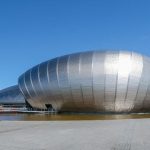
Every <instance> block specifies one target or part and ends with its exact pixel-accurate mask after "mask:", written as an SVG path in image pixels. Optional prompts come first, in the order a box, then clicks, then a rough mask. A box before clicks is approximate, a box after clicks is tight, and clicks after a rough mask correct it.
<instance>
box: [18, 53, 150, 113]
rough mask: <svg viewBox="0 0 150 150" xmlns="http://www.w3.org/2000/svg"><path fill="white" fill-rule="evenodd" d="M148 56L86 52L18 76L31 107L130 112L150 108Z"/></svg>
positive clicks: (149, 60) (46, 64)
mask: <svg viewBox="0 0 150 150" xmlns="http://www.w3.org/2000/svg"><path fill="white" fill-rule="evenodd" d="M149 65H150V58H149V57H145V56H142V55H140V54H137V53H133V52H127V51H90V52H81V53H76V54H70V55H65V56H62V57H58V58H55V59H52V60H49V61H47V62H44V63H41V64H40V65H37V66H35V67H33V68H32V69H30V70H29V71H27V72H26V73H25V74H23V75H22V76H21V77H20V78H19V88H20V90H21V91H22V93H23V95H24V96H25V98H26V99H27V101H28V102H29V103H30V104H31V105H33V107H35V108H43V109H45V108H46V104H52V106H53V107H54V109H55V110H58V111H67V110H68V111H71V110H72V111H78V110H79V111H85V110H86V111H98V112H134V111H139V110H143V109H148V108H149V109H150V69H149Z"/></svg>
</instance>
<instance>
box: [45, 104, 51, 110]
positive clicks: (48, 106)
mask: <svg viewBox="0 0 150 150" xmlns="http://www.w3.org/2000/svg"><path fill="white" fill-rule="evenodd" d="M45 106H46V108H47V110H49V111H53V106H52V104H45Z"/></svg>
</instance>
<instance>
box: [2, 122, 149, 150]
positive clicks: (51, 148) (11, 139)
mask: <svg viewBox="0 0 150 150" xmlns="http://www.w3.org/2000/svg"><path fill="white" fill-rule="evenodd" d="M0 149H1V150H150V119H133V120H129V119H128V120H106V121H103V120H101V121H49V122H28V121H26V122H24V121H20V122H18V121H13V122H11V121H10V122H9V121H4V122H0Z"/></svg>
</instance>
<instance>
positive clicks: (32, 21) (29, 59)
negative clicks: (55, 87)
mask: <svg viewBox="0 0 150 150" xmlns="http://www.w3.org/2000/svg"><path fill="white" fill-rule="evenodd" d="M149 7H150V1H149V0H144V1H143V0H24V1H23V0H3V1H2V0H1V1H0V89H2V88H5V87H7V86H11V85H13V84H16V83H17V78H18V76H19V75H20V74H22V73H23V72H24V71H26V70H27V69H28V68H30V67H32V66H34V65H36V64H38V63H40V62H42V61H45V60H47V59H50V58H53V57H56V56H60V55H63V54H68V53H72V52H78V51H85V50H92V49H123V50H133V51H137V52H140V53H142V54H146V55H149V56H150V9H149Z"/></svg>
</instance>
